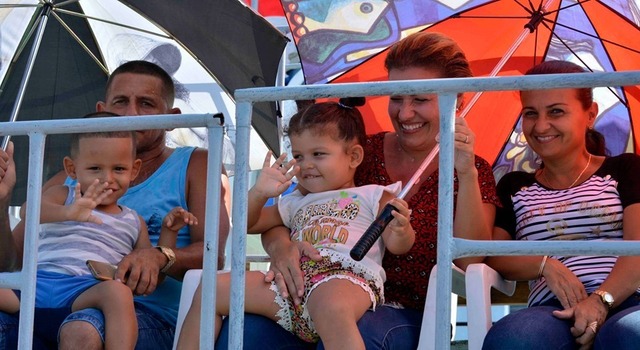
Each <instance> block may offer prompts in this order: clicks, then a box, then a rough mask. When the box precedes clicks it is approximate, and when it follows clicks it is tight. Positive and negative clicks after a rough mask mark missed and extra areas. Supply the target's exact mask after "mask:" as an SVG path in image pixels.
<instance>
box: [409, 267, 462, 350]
mask: <svg viewBox="0 0 640 350" xmlns="http://www.w3.org/2000/svg"><path fill="white" fill-rule="evenodd" d="M451 268H452V269H453V271H452V280H451V339H453V338H454V337H455V333H456V332H455V330H456V317H457V315H458V311H457V310H458V296H461V297H465V293H466V290H465V273H464V271H462V270H461V269H460V268H458V267H457V266H455V265H451ZM437 271H438V269H437V266H434V267H433V269H432V270H431V274H430V275H429V287H428V289H427V298H426V301H425V306H424V313H423V314H422V327H421V330H420V339H419V341H418V349H425V350H434V349H435V347H436V289H437V288H436V281H437V279H436V277H437Z"/></svg>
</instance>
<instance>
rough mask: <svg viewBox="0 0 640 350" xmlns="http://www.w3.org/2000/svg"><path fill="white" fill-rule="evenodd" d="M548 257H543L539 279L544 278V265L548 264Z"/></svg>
mask: <svg viewBox="0 0 640 350" xmlns="http://www.w3.org/2000/svg"><path fill="white" fill-rule="evenodd" d="M548 258H549V256H548V255H545V256H544V257H542V262H541V263H540V269H539V270H538V279H540V278H542V271H544V265H545V264H546V263H547V259H548Z"/></svg>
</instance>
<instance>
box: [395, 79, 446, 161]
mask: <svg viewBox="0 0 640 350" xmlns="http://www.w3.org/2000/svg"><path fill="white" fill-rule="evenodd" d="M441 77H442V75H441V74H440V72H439V71H437V70H433V69H425V68H421V67H408V68H405V69H391V70H390V71H389V80H390V81H393V80H415V79H436V78H441ZM388 112H389V117H390V118H391V122H392V124H393V127H394V129H395V131H396V133H397V135H398V141H399V142H401V144H402V147H403V148H405V149H412V150H428V149H431V148H433V146H435V143H436V142H435V137H436V135H437V134H438V131H439V128H440V116H439V109H438V96H437V95H436V94H419V95H404V96H403V95H392V96H391V97H390V98H389V108H388Z"/></svg>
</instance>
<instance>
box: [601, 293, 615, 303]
mask: <svg viewBox="0 0 640 350" xmlns="http://www.w3.org/2000/svg"><path fill="white" fill-rule="evenodd" d="M603 298H604V301H606V302H607V304H613V296H612V295H611V294H609V293H604V295H603Z"/></svg>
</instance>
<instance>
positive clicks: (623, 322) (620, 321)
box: [482, 295, 640, 350]
mask: <svg viewBox="0 0 640 350" xmlns="http://www.w3.org/2000/svg"><path fill="white" fill-rule="evenodd" d="M554 310H562V306H561V305H560V302H559V301H558V300H557V299H553V300H551V301H549V302H546V303H544V305H540V306H534V307H529V308H526V309H522V310H519V311H516V312H514V313H511V314H509V315H507V316H505V317H504V318H502V319H500V320H499V321H498V322H497V323H496V324H495V325H493V327H491V329H490V330H489V333H488V334H487V337H486V338H485V340H484V345H483V347H482V348H483V349H487V350H491V349H509V350H512V349H513V350H517V349H523V350H524V349H527V350H528V349H554V350H555V349H577V348H578V346H577V344H576V342H575V338H574V337H573V336H572V335H571V331H570V328H571V326H572V325H573V321H571V320H560V319H558V318H556V317H554V316H553V315H552V312H553V311H554ZM638 344H640V298H639V297H638V295H632V296H631V297H629V298H628V299H627V300H625V301H624V302H623V303H622V304H620V305H619V306H618V307H617V308H615V309H613V310H611V312H609V315H608V316H607V320H606V321H605V323H604V325H602V326H601V327H600V329H599V330H598V333H597V335H596V338H595V341H594V346H593V348H594V349H596V350H597V349H616V350H618V349H620V350H623V349H638Z"/></svg>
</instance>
